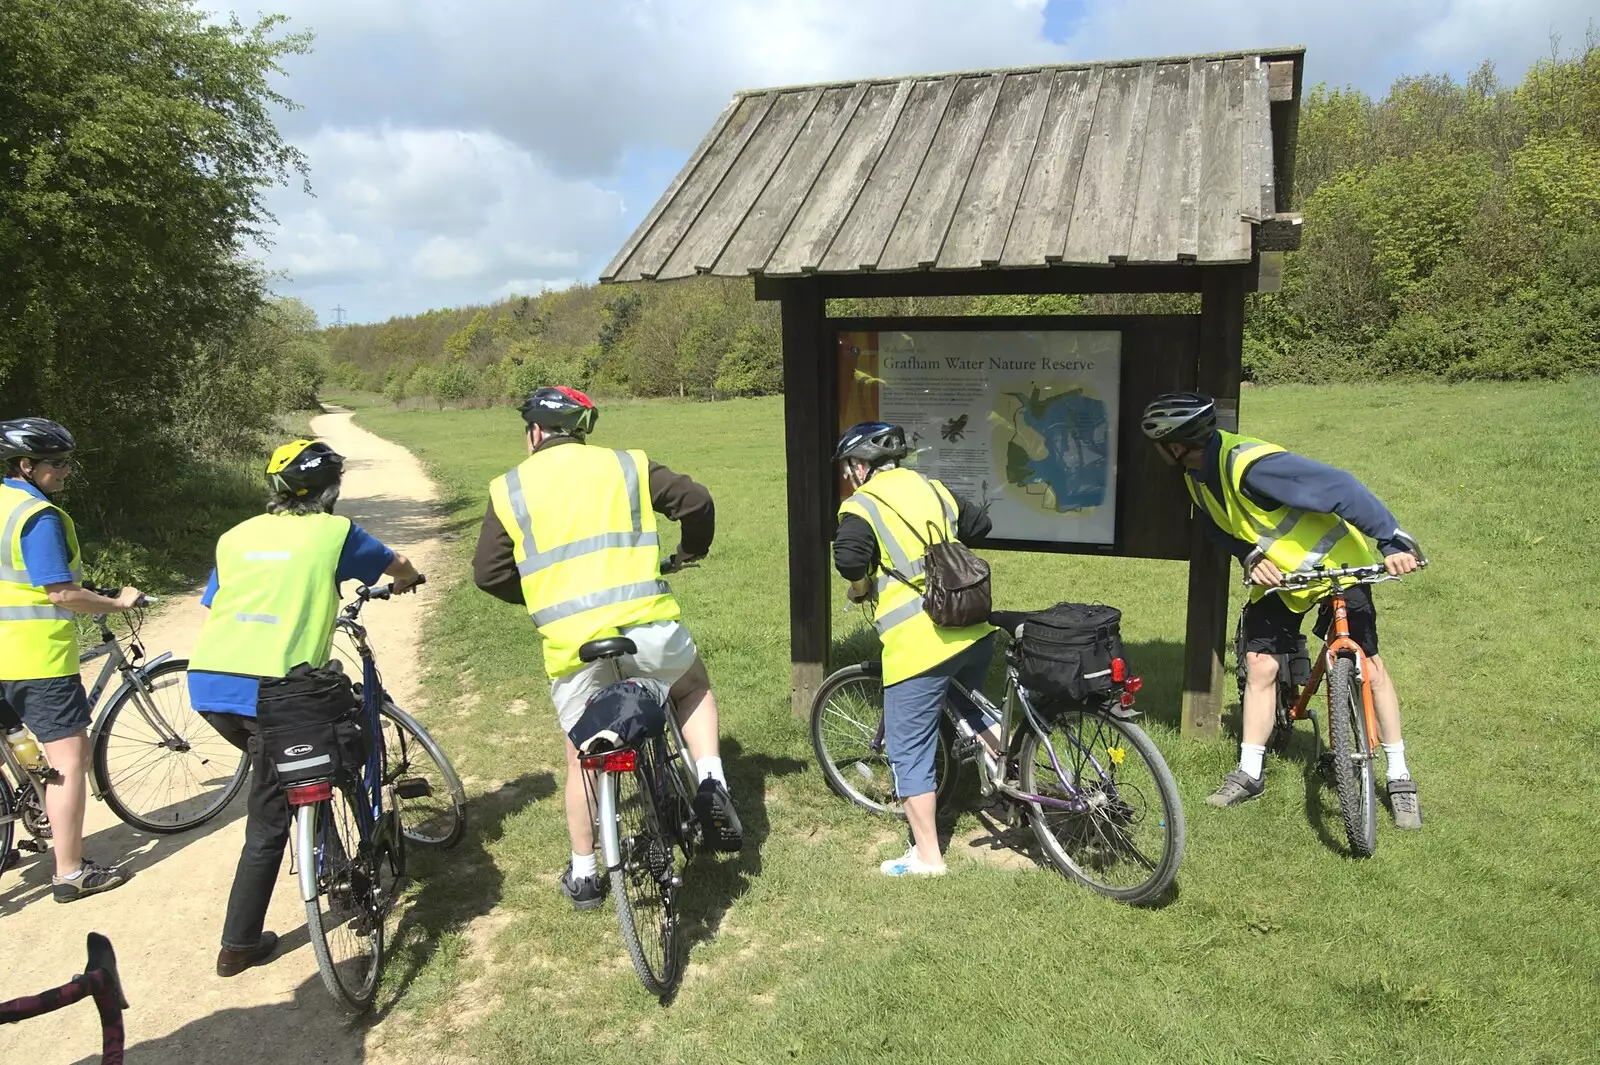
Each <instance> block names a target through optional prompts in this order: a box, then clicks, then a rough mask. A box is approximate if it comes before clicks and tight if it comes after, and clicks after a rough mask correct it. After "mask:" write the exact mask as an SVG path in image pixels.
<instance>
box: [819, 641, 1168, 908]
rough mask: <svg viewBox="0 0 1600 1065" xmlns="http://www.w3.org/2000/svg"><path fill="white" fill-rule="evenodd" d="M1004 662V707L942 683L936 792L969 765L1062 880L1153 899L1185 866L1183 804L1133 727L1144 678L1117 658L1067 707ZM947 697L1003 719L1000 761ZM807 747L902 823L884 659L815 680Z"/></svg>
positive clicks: (836, 780) (852, 794) (827, 772)
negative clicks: (888, 738) (1095, 687)
mask: <svg viewBox="0 0 1600 1065" xmlns="http://www.w3.org/2000/svg"><path fill="white" fill-rule="evenodd" d="M1026 616H1027V615H1026V614H1024V613H1021V612H1014V611H996V612H995V613H994V614H992V615H991V617H990V622H991V624H994V625H995V626H996V627H997V628H1000V629H1003V630H1005V631H1006V632H1007V633H1008V634H1009V633H1016V632H1017V631H1018V628H1019V626H1021V624H1022V623H1023V621H1024V620H1025V618H1026ZM1005 656H1006V694H1005V698H1004V706H1003V709H1002V708H1000V707H996V706H995V704H994V703H992V702H990V701H989V700H988V698H986V697H985V696H984V694H983V693H982V692H980V691H975V690H973V689H969V688H967V687H966V686H965V685H963V684H961V683H960V682H959V681H957V680H955V679H954V678H952V679H951V681H950V691H949V694H948V695H947V696H946V698H945V704H944V721H943V722H942V725H941V732H942V733H943V734H944V735H945V737H946V740H947V742H946V743H945V744H943V745H942V746H943V748H944V753H942V755H941V756H940V758H941V761H940V762H939V763H937V764H936V766H935V770H936V777H935V779H936V781H937V783H936V786H935V789H936V795H937V796H939V797H940V798H944V797H947V796H948V794H949V791H950V789H951V788H952V787H953V785H954V778H955V776H956V775H957V771H959V769H960V766H962V765H964V764H968V763H971V764H974V765H976V766H977V770H978V778H979V780H978V786H979V790H980V792H981V793H982V794H983V795H984V796H985V797H994V798H997V799H998V800H999V801H1000V802H1001V803H1003V804H1004V806H1005V811H1006V820H1007V823H1008V824H1009V825H1011V826H1013V827H1015V826H1016V825H1018V824H1019V823H1020V821H1021V820H1022V819H1023V818H1026V819H1027V821H1028V822H1029V824H1030V826H1031V827H1032V828H1033V832H1034V835H1035V837H1036V838H1037V839H1038V841H1039V846H1040V849H1041V850H1042V851H1043V853H1044V855H1045V858H1046V859H1047V860H1048V861H1049V863H1050V864H1051V865H1052V866H1054V867H1055V868H1056V869H1057V870H1059V871H1060V872H1061V873H1062V874H1064V875H1066V876H1068V877H1070V878H1072V879H1075V880H1077V881H1079V882H1080V883H1082V884H1084V885H1085V886H1087V887H1089V888H1091V889H1092V890H1094V891H1097V892H1099V893H1100V894H1102V895H1105V896H1107V897H1109V898H1112V899H1116V900H1117V901H1119V902H1127V903H1135V904H1136V903H1142V902H1149V901H1151V900H1153V899H1156V898H1159V897H1160V896H1161V895H1162V894H1164V893H1165V892H1166V891H1167V890H1168V888H1170V887H1171V886H1172V883H1173V881H1174V880H1175V879H1176V878H1177V875H1178V865H1179V863H1180V862H1181V861H1182V858H1183V847H1184V821H1183V806H1182V804H1181V803H1180V801H1179V798H1178V785H1177V782H1176V781H1175V780H1174V779H1173V777H1172V771H1171V770H1170V769H1168V768H1167V763H1166V760H1165V759H1163V758H1162V757H1161V752H1160V751H1159V750H1158V749H1157V748H1156V746H1155V744H1154V743H1153V742H1152V741H1151V740H1150V738H1149V736H1147V735H1146V734H1145V732H1144V730H1143V729H1141V728H1139V726H1138V725H1136V724H1134V723H1133V721H1132V720H1130V718H1131V717H1133V716H1135V712H1134V711H1133V710H1132V707H1133V705H1134V695H1135V693H1136V692H1138V691H1139V690H1140V688H1142V687H1143V681H1142V680H1141V679H1140V678H1138V677H1135V676H1130V675H1129V674H1128V668H1127V662H1126V661H1125V660H1123V659H1121V658H1117V659H1114V660H1113V662H1112V672H1111V682H1112V683H1111V687H1110V689H1109V690H1108V691H1106V692H1104V693H1102V694H1098V695H1091V696H1089V697H1088V698H1086V699H1085V700H1083V701H1076V702H1075V701H1071V700H1066V699H1044V698H1042V697H1041V696H1039V695H1037V694H1036V693H1032V692H1029V691H1028V689H1026V688H1024V687H1023V686H1022V684H1021V683H1020V681H1019V679H1018V677H1019V673H1018V670H1019V668H1020V665H1021V662H1020V651H1019V648H1018V645H1017V643H1016V642H1015V641H1013V642H1012V643H1011V644H1010V645H1009V646H1008V647H1007V648H1006V650H1005ZM953 699H965V700H967V701H968V702H969V703H970V704H971V705H972V706H974V707H976V708H977V709H978V710H981V711H982V712H983V713H984V714H985V715H986V716H987V717H988V718H989V720H991V721H998V722H999V723H1000V736H1001V739H1002V743H1003V755H1002V756H1001V757H1000V758H998V759H995V758H992V757H991V756H990V755H988V754H987V752H986V751H985V749H984V745H983V742H982V740H981V739H979V738H978V736H977V735H976V734H975V733H974V732H973V730H972V726H971V725H969V724H968V723H967V721H966V718H965V717H963V716H962V715H961V714H960V713H959V712H958V710H957V709H956V706H955V705H954V703H953V701H952V700H953ZM811 744H812V749H813V751H814V752H815V754H816V757H817V762H818V764H819V765H820V766H821V768H822V775H823V778H824V779H825V780H826V781H827V782H828V787H829V788H830V789H831V790H832V791H833V792H834V793H835V794H837V795H839V796H840V797H842V798H844V799H847V800H849V801H850V802H852V803H854V804H855V805H857V806H860V807H861V808H863V809H865V810H869V811H872V812H874V813H878V814H886V815H891V816H900V817H904V811H903V809H902V808H901V807H900V805H899V803H898V802H896V801H895V799H894V797H893V792H892V788H893V783H892V782H893V775H892V773H890V772H889V761H888V756H887V754H886V752H885V741H884V721H883V665H882V663H881V662H879V661H876V660H873V661H868V662H861V663H858V664H856V665H851V666H845V667H844V668H843V669H840V670H838V671H836V672H834V673H833V674H832V675H830V676H829V677H828V678H827V679H826V680H824V681H823V682H822V687H821V688H819V689H818V690H817V694H816V697H815V698H814V699H813V700H812V704H811ZM1130 753H1131V754H1132V755H1133V756H1134V757H1132V758H1130V757H1129V755H1130ZM1139 767H1142V772H1140V771H1139ZM1147 793H1148V794H1147ZM1152 795H1153V796H1154V798H1155V801H1156V804H1157V808H1155V809H1152V808H1151V797H1152ZM1152 814H1153V815H1154V816H1152Z"/></svg>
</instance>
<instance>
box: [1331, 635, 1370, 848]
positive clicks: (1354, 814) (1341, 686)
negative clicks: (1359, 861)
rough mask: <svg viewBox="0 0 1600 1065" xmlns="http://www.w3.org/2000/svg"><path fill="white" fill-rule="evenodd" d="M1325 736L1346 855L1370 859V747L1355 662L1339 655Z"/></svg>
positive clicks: (1336, 660)
mask: <svg viewBox="0 0 1600 1065" xmlns="http://www.w3.org/2000/svg"><path fill="white" fill-rule="evenodd" d="M1328 732H1329V743H1330V744H1331V745H1332V747H1333V752H1332V753H1333V784H1334V789H1335V790H1336V791H1337V792H1338V793H1339V815H1340V816H1341V817H1342V818H1343V820H1344V832H1345V835H1346V836H1347V837H1349V840H1350V853H1351V854H1352V855H1354V856H1355V857H1357V858H1370V857H1371V856H1372V853H1373V852H1374V851H1376V850H1377V849H1378V796H1377V786H1376V784H1375V783H1374V782H1373V773H1372V743H1371V740H1370V739H1369V738H1368V736H1367V717H1366V714H1365V713H1364V712H1363V710H1362V706H1361V686H1360V685H1359V684H1357V683H1356V663H1355V659H1353V658H1348V657H1345V656H1344V655H1340V656H1339V657H1338V658H1336V659H1334V662H1333V668H1332V669H1331V670H1330V671H1329V672H1328Z"/></svg>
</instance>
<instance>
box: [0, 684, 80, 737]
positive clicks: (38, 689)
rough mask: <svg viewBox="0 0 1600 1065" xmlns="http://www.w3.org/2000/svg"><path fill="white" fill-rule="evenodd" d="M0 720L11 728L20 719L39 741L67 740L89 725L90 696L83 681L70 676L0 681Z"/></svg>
mask: <svg viewBox="0 0 1600 1065" xmlns="http://www.w3.org/2000/svg"><path fill="white" fill-rule="evenodd" d="M0 703H3V704H5V705H4V706H3V707H0V723H3V724H6V725H8V726H10V727H13V728H14V727H16V726H15V725H14V724H12V720H13V719H14V718H21V719H22V723H23V724H24V725H27V726H28V731H29V732H32V733H33V735H34V738H35V739H37V740H38V741H39V742H40V743H53V742H55V741H56V740H64V739H66V738H67V737H68V736H71V735H72V734H73V733H75V732H82V731H83V730H84V729H86V728H88V727H89V722H90V720H91V715H90V713H89V696H88V694H87V693H86V692H85V691H84V690H83V681H81V680H79V679H78V678H77V676H76V675H74V676H71V677H46V678H45V679H43V680H0Z"/></svg>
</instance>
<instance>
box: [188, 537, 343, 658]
mask: <svg viewBox="0 0 1600 1065" xmlns="http://www.w3.org/2000/svg"><path fill="white" fill-rule="evenodd" d="M349 534H350V519H349V518H341V517H337V516H335V515H333V514H304V515H294V514H262V515H260V516H259V517H255V518H251V519H249V520H248V521H244V522H241V523H239V524H238V525H235V526H234V527H233V528H232V529H229V530H228V531H227V532H225V533H223V534H222V538H221V539H220V540H218V541H217V594H216V598H214V599H213V600H212V601H211V613H210V615H209V616H208V617H207V618H206V623H205V625H204V626H203V627H202V628H201V630H200V638H199V639H198V640H197V641H196V642H195V645H194V654H193V655H191V656H190V659H189V668H190V669H192V670H203V671H205V672H208V673H236V674H239V675H241V676H248V677H282V676H286V675H288V672H289V671H290V670H291V669H293V668H294V667H295V666H297V665H299V664H300V663H302V662H309V663H310V664H311V665H313V666H321V665H323V664H324V663H326V662H327V661H328V649H329V646H330V645H331V643H332V641H333V623H334V619H335V617H336V615H337V614H338V610H339V585H338V581H337V579H336V578H337V574H338V571H339V555H340V553H341V552H342V551H343V550H344V542H345V538H346V537H348V536H349Z"/></svg>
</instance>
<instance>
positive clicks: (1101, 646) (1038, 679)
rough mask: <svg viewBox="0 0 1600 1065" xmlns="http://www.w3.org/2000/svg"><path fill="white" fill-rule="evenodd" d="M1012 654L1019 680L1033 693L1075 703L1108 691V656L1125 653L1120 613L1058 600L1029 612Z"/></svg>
mask: <svg viewBox="0 0 1600 1065" xmlns="http://www.w3.org/2000/svg"><path fill="white" fill-rule="evenodd" d="M1013 635H1015V634H1013ZM1015 653H1016V659H1017V679H1018V680H1019V681H1020V682H1021V684H1022V686H1023V687H1024V688H1027V689H1028V690H1029V691H1031V692H1037V693H1038V694H1040V695H1042V696H1045V697H1046V698H1066V699H1070V700H1073V701H1075V702H1081V701H1082V700H1084V699H1086V698H1088V697H1089V696H1091V695H1094V694H1097V693H1102V692H1108V691H1110V690H1111V689H1112V686H1113V683H1114V682H1113V681H1112V679H1111V660H1112V659H1113V658H1123V657H1124V656H1123V653H1122V611H1120V610H1118V609H1116V608H1115V607H1109V606H1101V605H1099V604H1095V603H1057V604H1056V605H1055V606H1053V607H1051V608H1050V609H1048V610H1040V611H1037V612H1035V613H1032V614H1029V615H1028V616H1027V618H1026V619H1025V620H1024V621H1023V623H1022V635H1021V637H1020V638H1019V639H1018V640H1017V645H1016V649H1015Z"/></svg>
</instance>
